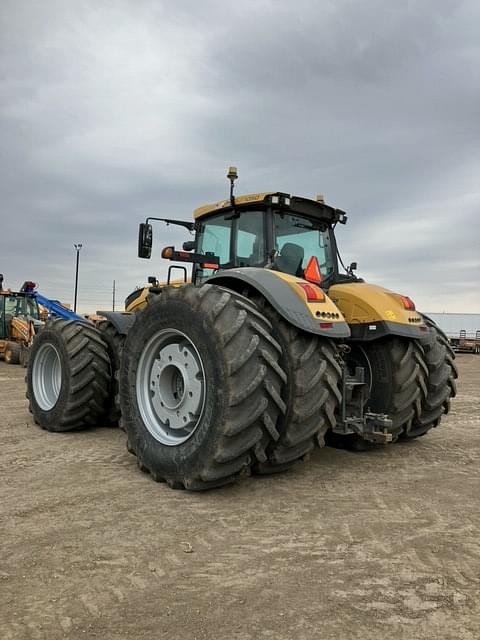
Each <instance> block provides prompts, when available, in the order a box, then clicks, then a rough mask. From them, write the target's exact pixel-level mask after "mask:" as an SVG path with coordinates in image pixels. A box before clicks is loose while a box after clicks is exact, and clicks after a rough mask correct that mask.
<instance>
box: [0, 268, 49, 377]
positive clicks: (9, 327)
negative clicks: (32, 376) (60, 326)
mask: <svg viewBox="0 0 480 640" xmlns="http://www.w3.org/2000/svg"><path fill="white" fill-rule="evenodd" d="M41 324H42V322H41V320H40V314H39V308H38V304H37V301H36V299H35V297H34V296H33V295H32V294H31V293H30V292H29V291H25V290H22V291H12V290H11V289H4V288H3V275H2V274H0V357H3V359H4V360H5V362H6V363H7V364H22V365H23V366H26V364H27V359H28V350H29V347H30V345H31V344H32V342H33V339H34V337H35V334H36V332H37V330H38V328H39V326H40V325H41Z"/></svg>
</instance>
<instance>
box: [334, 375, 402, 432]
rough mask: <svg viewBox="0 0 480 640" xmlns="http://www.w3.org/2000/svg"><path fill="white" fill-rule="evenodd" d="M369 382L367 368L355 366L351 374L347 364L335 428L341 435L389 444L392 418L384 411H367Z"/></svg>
mask: <svg viewBox="0 0 480 640" xmlns="http://www.w3.org/2000/svg"><path fill="white" fill-rule="evenodd" d="M368 393H369V389H368V384H367V383H366V382H365V369H364V368H363V367H355V373H354V374H353V375H351V374H350V373H349V372H348V369H347V367H346V365H344V366H343V375H342V404H341V407H340V416H339V417H338V419H337V424H336V426H335V428H334V429H333V432H334V433H338V434H339V435H343V436H346V435H349V434H352V433H355V434H357V435H358V436H360V437H361V438H363V439H364V440H367V441H368V442H373V443H375V444H387V443H389V442H392V434H391V433H390V432H389V429H391V427H392V421H391V419H390V418H389V417H388V416H387V415H386V414H384V413H373V412H371V411H365V405H366V402H367V399H368Z"/></svg>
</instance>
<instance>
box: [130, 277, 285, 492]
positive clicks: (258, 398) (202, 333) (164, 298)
mask: <svg viewBox="0 0 480 640" xmlns="http://www.w3.org/2000/svg"><path fill="white" fill-rule="evenodd" d="M279 359H280V346H279V345H278V343H277V342H276V341H275V340H274V339H273V338H272V336H271V326H270V324H269V322H268V321H267V320H266V319H265V318H264V317H263V316H262V315H261V314H260V313H259V311H258V310H257V309H256V307H255V306H254V305H253V304H252V303H251V302H250V301H249V300H247V299H246V298H244V297H243V296H240V295H238V294H236V293H234V292H232V291H228V290H226V289H222V288H221V287H218V286H215V285H208V284H207V285H204V286H202V287H193V286H189V285H186V286H183V287H181V288H178V289H173V288H171V289H164V290H163V291H162V294H161V295H160V296H159V297H158V300H154V301H152V302H151V304H149V305H148V306H147V307H146V308H145V310H143V311H142V312H140V313H139V314H138V316H137V317H136V320H135V324H134V325H133V327H132V328H131V329H130V331H129V333H128V336H127V339H126V341H125V345H124V352H123V360H122V367H121V375H120V403H121V411H122V418H121V423H122V425H123V428H124V429H125V430H126V432H127V436H128V445H127V446H128V448H129V450H130V451H131V452H132V453H134V454H136V456H137V460H138V464H139V466H140V468H141V469H142V470H143V471H148V472H150V473H151V475H152V477H153V478H154V480H157V481H161V480H164V481H166V482H167V483H168V484H169V485H170V486H171V487H172V488H175V489H177V488H178V489H181V488H186V489H190V490H202V489H209V488H212V487H217V486H221V485H224V484H227V483H230V482H232V481H234V480H235V479H236V478H237V477H238V476H239V475H241V474H247V473H249V472H250V467H251V465H252V463H253V462H255V461H261V460H265V459H266V454H265V451H264V442H265V440H266V438H265V434H266V433H269V432H272V433H274V434H275V433H276V430H275V425H276V423H277V419H278V416H279V414H281V413H282V412H283V411H284V410H285V407H284V404H283V402H282V400H281V398H280V389H281V386H282V384H283V381H284V379H285V374H284V372H283V370H282V369H281V367H280V366H279V364H278V361H279ZM277 437H278V435H277Z"/></svg>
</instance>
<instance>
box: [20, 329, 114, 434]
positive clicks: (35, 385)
mask: <svg viewBox="0 0 480 640" xmlns="http://www.w3.org/2000/svg"><path fill="white" fill-rule="evenodd" d="M110 377H111V376H110V360H109V357H108V354H107V349H106V346H105V344H104V342H103V340H102V338H101V336H100V334H99V332H98V331H97V330H96V329H95V328H94V327H90V326H88V325H86V324H82V323H79V322H75V321H72V320H68V321H67V320H52V321H50V322H48V323H47V324H46V325H45V327H44V328H43V329H42V331H41V332H40V333H39V334H38V336H36V338H35V340H34V341H33V345H32V347H31V350H30V356H29V362H28V369H27V376H26V382H27V398H28V400H29V410H30V412H31V413H32V414H33V418H34V420H35V422H36V423H37V424H38V425H40V426H41V427H42V428H43V429H46V430H47V431H71V430H72V429H77V428H79V427H84V426H89V425H94V424H97V423H98V422H99V421H100V420H101V419H102V417H103V416H104V414H105V410H106V405H107V402H108V397H109V387H110Z"/></svg>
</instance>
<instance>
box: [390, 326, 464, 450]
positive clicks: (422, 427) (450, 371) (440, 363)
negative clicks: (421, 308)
mask: <svg viewBox="0 0 480 640" xmlns="http://www.w3.org/2000/svg"><path fill="white" fill-rule="evenodd" d="M423 320H424V322H425V324H426V325H427V327H428V331H427V333H426V334H425V336H424V337H422V338H421V340H420V344H421V345H422V347H423V350H424V360H425V364H426V366H427V375H426V380H425V381H426V388H427V392H426V394H425V395H424V397H423V399H422V402H421V408H420V411H419V413H418V414H417V415H416V416H415V417H414V419H413V420H412V422H411V423H409V424H408V425H407V426H406V427H405V429H404V431H403V433H402V437H404V438H417V437H419V436H423V435H424V434H425V433H427V431H429V430H430V429H431V428H432V427H437V426H438V425H439V424H440V420H441V417H442V415H443V414H444V413H445V414H447V413H448V411H449V409H450V398H454V397H455V395H456V392H457V387H456V383H455V380H456V378H458V370H457V367H456V365H455V362H454V360H455V354H454V353H453V350H452V348H451V347H450V344H449V342H448V338H447V336H446V335H445V334H444V333H443V331H442V330H441V329H440V327H438V326H437V325H436V324H435V323H434V322H433V320H431V319H430V318H428V317H427V316H423Z"/></svg>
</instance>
